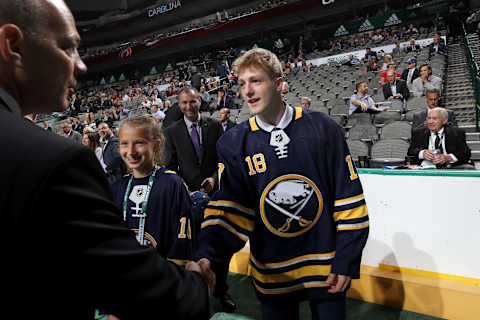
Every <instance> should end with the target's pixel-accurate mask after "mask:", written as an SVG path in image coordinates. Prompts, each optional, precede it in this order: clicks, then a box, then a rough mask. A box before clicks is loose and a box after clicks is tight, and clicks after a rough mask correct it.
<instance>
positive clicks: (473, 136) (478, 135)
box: [466, 132, 480, 143]
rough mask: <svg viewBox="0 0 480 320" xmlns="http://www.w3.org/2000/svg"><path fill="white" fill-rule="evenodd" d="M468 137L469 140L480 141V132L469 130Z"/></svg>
mask: <svg viewBox="0 0 480 320" xmlns="http://www.w3.org/2000/svg"><path fill="white" fill-rule="evenodd" d="M466 139H467V141H468V142H479V143H480V132H467V133H466Z"/></svg>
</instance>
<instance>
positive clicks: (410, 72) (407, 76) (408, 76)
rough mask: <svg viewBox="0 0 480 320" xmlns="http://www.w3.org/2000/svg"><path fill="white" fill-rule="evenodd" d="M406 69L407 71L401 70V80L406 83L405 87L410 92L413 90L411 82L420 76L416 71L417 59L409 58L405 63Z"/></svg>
mask: <svg viewBox="0 0 480 320" xmlns="http://www.w3.org/2000/svg"><path fill="white" fill-rule="evenodd" d="M407 64H408V67H407V69H405V70H403V73H402V77H401V78H402V80H405V81H406V82H407V87H408V89H409V90H410V91H412V88H413V81H414V80H415V79H417V78H418V77H419V76H420V71H418V69H417V59H416V58H414V57H411V58H409V59H408V61H407Z"/></svg>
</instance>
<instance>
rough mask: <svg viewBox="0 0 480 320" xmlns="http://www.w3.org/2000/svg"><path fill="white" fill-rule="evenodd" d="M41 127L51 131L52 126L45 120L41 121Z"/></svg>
mask: <svg viewBox="0 0 480 320" xmlns="http://www.w3.org/2000/svg"><path fill="white" fill-rule="evenodd" d="M42 123H43V129H44V130H46V131H52V127H50V125H49V124H48V122H47V121H43V122H42Z"/></svg>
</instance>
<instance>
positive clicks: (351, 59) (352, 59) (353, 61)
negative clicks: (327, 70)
mask: <svg viewBox="0 0 480 320" xmlns="http://www.w3.org/2000/svg"><path fill="white" fill-rule="evenodd" d="M359 63H360V60H358V59H357V57H355V56H353V54H351V55H349V56H348V61H347V62H345V63H344V65H347V66H355V65H357V64H359Z"/></svg>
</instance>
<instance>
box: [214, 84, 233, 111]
mask: <svg viewBox="0 0 480 320" xmlns="http://www.w3.org/2000/svg"><path fill="white" fill-rule="evenodd" d="M232 107H233V99H232V97H230V96H229V95H227V94H226V93H225V91H224V89H223V88H221V89H218V97H217V110H220V109H222V108H228V109H231V108H232Z"/></svg>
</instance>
